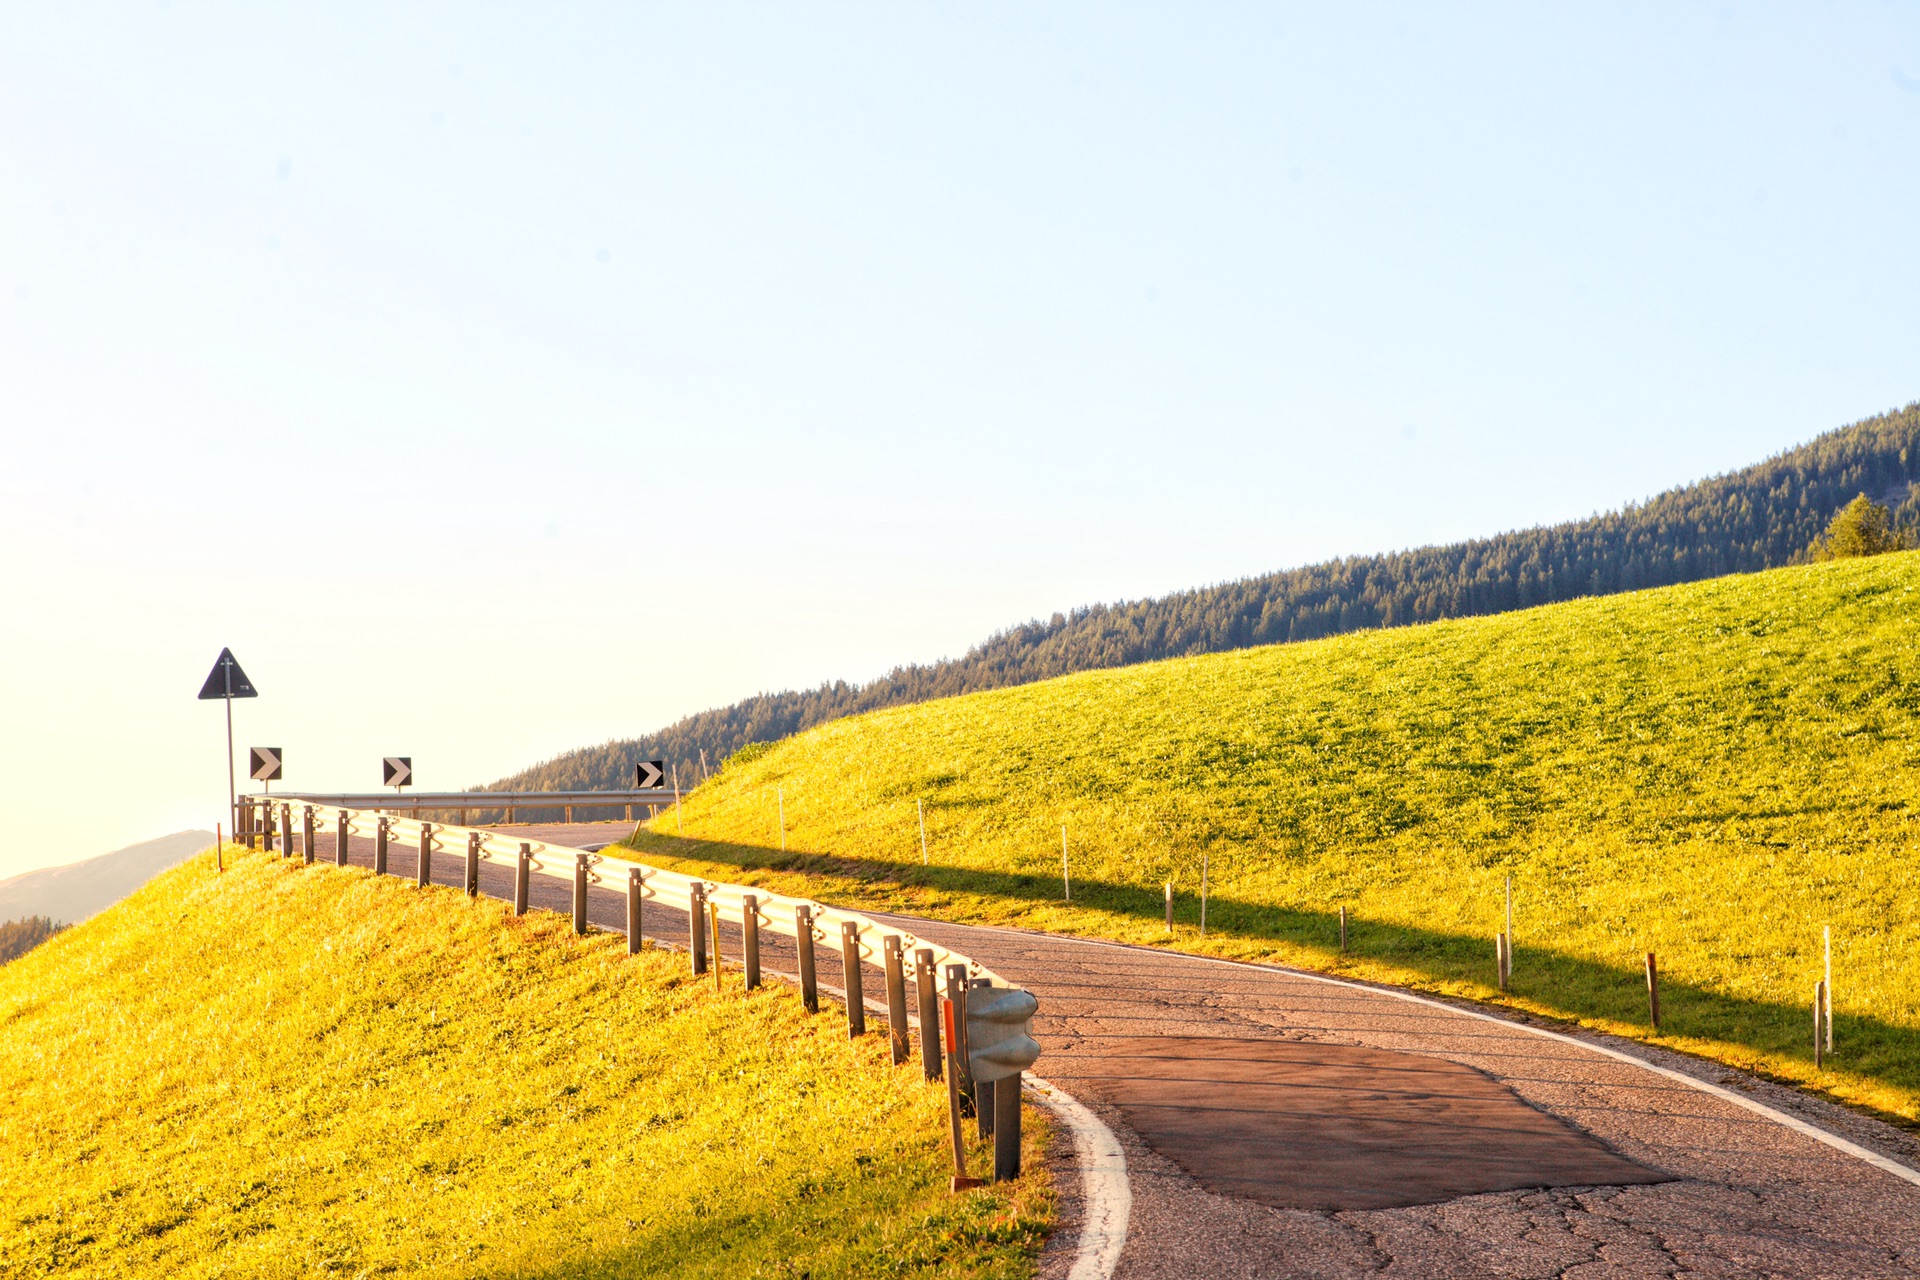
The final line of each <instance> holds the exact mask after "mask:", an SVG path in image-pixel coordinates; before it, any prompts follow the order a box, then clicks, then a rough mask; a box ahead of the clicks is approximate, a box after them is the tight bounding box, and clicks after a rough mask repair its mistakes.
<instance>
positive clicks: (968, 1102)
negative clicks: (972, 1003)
mask: <svg viewBox="0 0 1920 1280" xmlns="http://www.w3.org/2000/svg"><path fill="white" fill-rule="evenodd" d="M946 976H947V1003H948V1004H949V1005H951V1006H953V1043H952V1044H951V1045H950V1046H948V1053H947V1059H948V1061H947V1070H948V1071H951V1072H952V1073H953V1079H954V1085H955V1087H956V1088H957V1089H958V1090H959V1098H960V1111H961V1113H962V1114H963V1115H972V1114H973V1067H972V1065H971V1064H969V1063H968V1062H967V966H965V965H963V964H950V965H948V966H947V975H946Z"/></svg>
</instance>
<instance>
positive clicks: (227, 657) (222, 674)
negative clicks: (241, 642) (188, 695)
mask: <svg viewBox="0 0 1920 1280" xmlns="http://www.w3.org/2000/svg"><path fill="white" fill-rule="evenodd" d="M200 696H201V697H202V698H257V697H259V696H260V691H259V690H258V689H256V688H254V687H253V682H252V681H250V680H248V679H247V673H246V672H244V671H242V670H241V669H240V664H239V663H237V662H235V661H234V660H233V650H231V649H222V650H221V651H220V659H219V661H217V662H215V663H214V664H213V671H212V673H211V674H210V675H208V676H207V682H206V683H205V684H203V685H201V686H200Z"/></svg>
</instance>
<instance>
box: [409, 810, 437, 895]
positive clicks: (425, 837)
mask: <svg viewBox="0 0 1920 1280" xmlns="http://www.w3.org/2000/svg"><path fill="white" fill-rule="evenodd" d="M413 883H414V884H415V885H416V886H418V887H419V888H422V889H424V888H426V887H427V886H428V885H430V884H432V883H433V824H432V823H431V822H423V823H421V824H420V865H419V866H418V867H415V868H414V876H413Z"/></svg>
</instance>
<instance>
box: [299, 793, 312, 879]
mask: <svg viewBox="0 0 1920 1280" xmlns="http://www.w3.org/2000/svg"><path fill="white" fill-rule="evenodd" d="M300 861H301V862H303V863H305V864H306V865H307V866H309V867H310V866H312V865H313V806H312V805H310V804H309V805H303V806H301V809H300Z"/></svg>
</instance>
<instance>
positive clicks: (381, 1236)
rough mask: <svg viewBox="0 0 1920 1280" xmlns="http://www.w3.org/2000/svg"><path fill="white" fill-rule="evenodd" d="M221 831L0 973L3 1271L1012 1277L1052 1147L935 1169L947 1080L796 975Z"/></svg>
mask: <svg viewBox="0 0 1920 1280" xmlns="http://www.w3.org/2000/svg"><path fill="white" fill-rule="evenodd" d="M228 856H229V858H230V859H231V861H230V862H229V869H228V871H227V872H226V874H225V875H218V876H216V875H215V874H214V873H213V868H212V861H211V857H210V855H208V856H201V857H198V858H195V859H193V860H192V861H190V862H188V863H186V864H185V865H183V866H181V867H178V868H176V869H174V870H172V871H170V872H166V873H164V874H162V875H161V876H160V877H159V878H157V879H156V880H155V881H154V882H153V883H151V884H150V885H148V886H147V887H146V888H144V889H142V890H140V891H139V892H138V893H136V894H134V895H133V896H132V897H131V898H129V899H128V900H126V901H125V902H122V903H121V904H119V905H118V906H115V907H112V908H110V909H108V910H107V911H105V912H102V913H101V914H100V915H97V916H95V917H94V918H93V919H92V920H90V921H88V922H87V923H85V924H82V925H79V926H77V927H75V928H72V929H69V930H66V931H65V932H63V933H61V934H60V935H58V936H57V937H55V938H53V939H52V940H50V941H49V942H47V943H45V944H44V945H42V946H41V947H39V948H38V949H36V950H35V951H33V952H31V953H30V954H28V955H26V956H24V957H22V958H21V959H19V960H17V961H15V962H13V963H12V964H9V965H7V966H5V968H3V969H0V1205H5V1206H6V1208H5V1212H4V1214H0V1275H6V1276H10V1277H28V1276H52V1275H86V1276H90V1277H116V1276H125V1277H136V1276H138V1277H146V1276H161V1275H165V1276H185V1277H194V1276H215V1275H248V1276H277V1275H289V1276H290V1275H320V1274H328V1275H333V1274H338V1275H343V1276H365V1275H385V1274H406V1275H410V1276H411V1275H421V1276H447V1277H453V1276H459V1277H468V1276H476V1275H485V1276H490V1277H512V1276H540V1277H563V1276H582V1277H585V1276H596V1277H598V1276H607V1277H611V1276H615V1275H618V1276H622V1277H628V1276H746V1275H761V1274H765V1275H808V1274H810V1275H812V1276H815V1277H826V1276H847V1277H852V1276H861V1277H864V1276H871V1275H875V1274H880V1273H882V1272H884V1273H885V1274H889V1275H926V1276H994V1277H1000V1276H1020V1275H1027V1274H1031V1271H1032V1262H1031V1258H1032V1254H1033V1252H1034V1250H1035V1249H1036V1248H1037V1246H1038V1241H1039V1236H1040V1233H1041V1231H1042V1229H1043V1227H1044V1226H1045V1223H1046V1220H1047V1219H1046V1214H1047V1212H1048V1205H1049V1203H1050V1202H1049V1200H1048V1193H1047V1191H1046V1189H1045V1180H1044V1177H1038V1178H1028V1179H1023V1180H1022V1181H1021V1182H1020V1183H1016V1184H1011V1187H1012V1188H1013V1190H1011V1191H1009V1190H996V1189H988V1190H984V1191H979V1192H973V1193H969V1194H968V1195H966V1196H963V1197H958V1198H956V1197H951V1196H949V1195H948V1194H946V1187H945V1181H944V1180H945V1177H946V1175H947V1174H948V1173H950V1172H951V1165H950V1164H949V1163H947V1162H946V1161H947V1160H948V1157H947V1156H946V1154H945V1153H946V1150H947V1148H946V1147H945V1146H944V1145H943V1144H944V1135H945V1127H944V1126H945V1118H946V1109H945V1096H944V1093H943V1092H942V1091H941V1090H940V1089H939V1088H938V1087H933V1086H928V1085H926V1084H925V1083H924V1082H922V1081H921V1080H920V1079H919V1073H918V1072H912V1071H901V1070H895V1069H893V1068H892V1067H891V1066H889V1065H887V1055H886V1052H885V1049H884V1045H883V1042H882V1038H881V1037H878V1036H870V1037H867V1038H866V1039H865V1040H864V1041H862V1042H859V1043H856V1044H849V1043H848V1041H847V1038H846V1033H845V1030H844V1024H843V1023H842V1022H840V1021H838V1020H837V1019H835V1018H833V1017H818V1018H808V1017H807V1016H806V1015H805V1014H804V1013H803V1012H802V1011H801V1009H800V1005H799V1001H798V999H797V997H796V996H795V995H794V993H793V992H792V991H791V990H789V989H786V988H784V987H783V986H780V985H779V984H775V985H774V986H772V987H769V988H765V989H762V990H761V991H759V992H755V993H753V994H751V995H749V994H747V993H745V992H744V991H742V990H741V989H740V987H739V986H738V985H737V983H729V985H728V987H727V989H726V990H725V991H724V993H721V994H716V993H715V992H714V990H713V987H712V985H711V984H710V983H709V982H707V981H699V982H694V981H691V980H688V979H686V978H685V977H684V976H683V974H684V968H685V962H684V959H683V958H676V957H674V956H672V955H671V954H669V953H665V952H658V951H651V950H650V951H648V952H647V953H645V954H643V955H642V956H640V957H637V958H629V957H628V956H627V955H626V948H625V942H624V940H623V939H620V938H618V937H607V936H594V937H589V938H586V939H576V938H574V937H573V936H572V933H571V930H570V927H569V926H570V922H569V921H568V920H567V919H566V918H564V917H560V916H555V915H552V914H550V913H544V912H536V913H533V914H531V915H528V916H526V917H523V918H521V919H517V920H516V919H513V918H511V917H510V916H506V915H504V914H503V912H502V909H501V906H500V904H499V903H495V902H490V901H486V900H482V901H480V902H477V903H472V902H468V901H467V899H465V898H464V897H463V896H461V895H460V894H459V893H458V892H456V891H452V890H442V889H433V890H427V891H424V892H422V891H418V890H415V889H413V888H412V887H410V886H408V885H405V884H403V883H401V882H400V881H398V880H395V879H386V880H376V879H375V878H373V877H372V876H371V875H369V874H368V873H366V872H364V871H360V870H350V869H339V868H333V867H328V866H324V865H322V866H319V867H315V868H307V869H303V868H301V867H300V865H299V864H298V863H297V862H284V861H281V860H279V859H277V858H274V857H271V856H268V855H261V854H237V855H236V853H235V851H232V850H229V854H228ZM973 1154H974V1157H975V1158H976V1159H978V1158H980V1157H981V1155H982V1152H981V1151H976V1152H974V1153H973Z"/></svg>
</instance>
